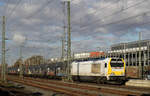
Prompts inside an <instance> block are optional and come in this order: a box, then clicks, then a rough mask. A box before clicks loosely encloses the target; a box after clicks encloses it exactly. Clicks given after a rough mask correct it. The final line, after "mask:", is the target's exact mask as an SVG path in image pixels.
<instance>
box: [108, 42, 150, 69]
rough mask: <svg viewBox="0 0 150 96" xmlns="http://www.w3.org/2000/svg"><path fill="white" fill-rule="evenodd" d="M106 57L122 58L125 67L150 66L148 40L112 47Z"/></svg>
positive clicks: (149, 44) (149, 45)
mask: <svg viewBox="0 0 150 96" xmlns="http://www.w3.org/2000/svg"><path fill="white" fill-rule="evenodd" d="M108 55H109V56H110V57H121V58H124V59H125V61H126V66H139V64H141V65H142V66H150V58H149V57H150V40H141V41H134V42H128V43H120V44H115V45H112V46H111V51H108Z"/></svg>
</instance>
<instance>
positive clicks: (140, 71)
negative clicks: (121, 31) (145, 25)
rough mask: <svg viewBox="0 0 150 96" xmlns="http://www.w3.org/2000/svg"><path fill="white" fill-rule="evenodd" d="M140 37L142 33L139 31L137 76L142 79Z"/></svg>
mask: <svg viewBox="0 0 150 96" xmlns="http://www.w3.org/2000/svg"><path fill="white" fill-rule="evenodd" d="M141 39H142V33H141V32H139V77H140V78H142V79H143V73H142V63H141Z"/></svg>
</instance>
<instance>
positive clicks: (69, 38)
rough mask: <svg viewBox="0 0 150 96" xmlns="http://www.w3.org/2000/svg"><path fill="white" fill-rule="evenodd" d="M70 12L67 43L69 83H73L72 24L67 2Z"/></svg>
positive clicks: (68, 3)
mask: <svg viewBox="0 0 150 96" xmlns="http://www.w3.org/2000/svg"><path fill="white" fill-rule="evenodd" d="M67 12H68V39H67V40H68V41H67V69H68V72H67V73H68V74H67V75H68V78H67V79H68V81H72V77H71V24H70V0H68V1H67Z"/></svg>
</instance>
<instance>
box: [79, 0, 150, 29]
mask: <svg viewBox="0 0 150 96" xmlns="http://www.w3.org/2000/svg"><path fill="white" fill-rule="evenodd" d="M145 1H147V0H143V1H141V2H139V3H136V4H134V5H132V6H129V7H127V8H125V9H123V10H121V11H118V12H114V13H112V14H111V15H108V16H104V18H102V19H97V20H95V21H93V22H91V23H88V24H85V25H82V26H80V27H81V28H85V27H86V26H88V25H91V24H93V23H96V22H99V21H101V20H103V19H105V18H108V17H111V16H114V15H117V14H119V13H121V12H124V11H126V10H128V9H130V8H133V7H135V6H138V5H140V4H142V3H144V2H145Z"/></svg>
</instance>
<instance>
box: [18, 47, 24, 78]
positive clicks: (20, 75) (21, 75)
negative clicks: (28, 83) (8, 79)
mask: <svg viewBox="0 0 150 96" xmlns="http://www.w3.org/2000/svg"><path fill="white" fill-rule="evenodd" d="M22 47H23V45H21V46H20V64H19V69H20V72H19V77H20V78H23V68H22V65H23V60H22Z"/></svg>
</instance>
